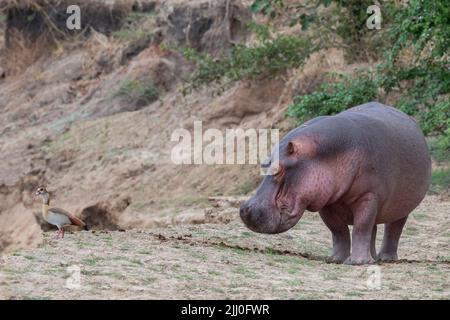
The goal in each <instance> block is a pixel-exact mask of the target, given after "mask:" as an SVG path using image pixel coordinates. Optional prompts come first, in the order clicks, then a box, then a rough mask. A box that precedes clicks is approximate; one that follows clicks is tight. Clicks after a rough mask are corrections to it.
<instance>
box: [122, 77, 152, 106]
mask: <svg viewBox="0 0 450 320" xmlns="http://www.w3.org/2000/svg"><path fill="white" fill-rule="evenodd" d="M158 96H159V93H158V89H157V88H156V87H155V86H154V85H153V83H152V82H144V81H140V80H130V79H128V80H125V81H124V82H123V83H122V85H121V86H120V88H119V89H118V90H117V91H116V93H114V95H113V98H116V97H121V98H124V99H126V100H128V101H130V102H134V103H135V104H139V105H147V104H149V103H151V102H153V101H155V100H156V99H158Z"/></svg>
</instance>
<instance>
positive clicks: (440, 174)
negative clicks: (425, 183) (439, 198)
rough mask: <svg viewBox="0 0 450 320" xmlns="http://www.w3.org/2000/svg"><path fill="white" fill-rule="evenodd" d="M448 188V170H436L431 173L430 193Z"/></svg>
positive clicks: (449, 178) (449, 182) (449, 174)
mask: <svg viewBox="0 0 450 320" xmlns="http://www.w3.org/2000/svg"><path fill="white" fill-rule="evenodd" d="M449 187H450V169H437V170H434V171H433V172H432V173H431V192H434V193H439V192H442V191H446V190H447V189H448V188H449Z"/></svg>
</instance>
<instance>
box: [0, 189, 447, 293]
mask: <svg viewBox="0 0 450 320" xmlns="http://www.w3.org/2000/svg"><path fill="white" fill-rule="evenodd" d="M449 209H450V203H449V202H437V198H436V197H434V196H429V197H427V199H426V201H425V202H424V203H423V204H422V205H421V206H420V207H419V208H418V209H417V210H416V211H415V212H414V214H413V215H412V216H411V217H410V219H409V221H408V224H407V228H406V231H405V232H404V234H403V236H402V241H401V245H400V252H399V253H400V258H402V259H406V260H403V261H401V262H400V263H394V264H393V263H390V264H389V263H384V264H380V265H378V266H376V267H375V268H379V269H373V268H374V266H371V267H369V266H345V265H336V264H327V263H325V262H324V258H325V256H326V255H327V254H328V251H329V242H330V235H329V234H328V230H327V229H326V227H325V226H324V225H323V223H322V222H321V220H320V218H319V217H318V216H317V215H316V214H307V215H306V216H305V217H304V218H303V219H302V221H301V222H300V224H299V225H298V226H297V227H295V228H294V229H293V230H291V231H289V232H287V233H285V234H280V235H275V236H273V235H260V234H255V233H253V232H250V231H249V230H247V229H246V228H245V227H244V226H243V225H242V223H240V222H239V221H236V222H233V223H231V224H228V225H208V224H207V225H197V226H178V227H169V228H164V229H153V230H132V231H127V232H96V233H90V232H81V233H75V234H67V235H66V238H65V239H64V240H59V241H57V240H54V239H53V234H46V235H45V242H44V244H43V245H42V246H41V247H40V248H38V249H35V250H24V251H16V252H14V253H12V254H10V255H8V256H4V257H3V258H2V262H1V264H0V268H1V269H0V285H1V288H2V291H0V298H13V299H55V298H58V299H89V298H92V299H161V298H165V299H201V298H204V299H215V298H217V299H225V298H232V299H449V298H450V291H449V288H450V287H449V285H450V278H449V275H450V273H449V271H450V264H449V261H450V260H449V259H450V257H448V252H449V250H448V249H449V237H450V234H449V233H448V230H449V229H450V228H449V227H450V226H449V220H448V218H447V215H448V210H449ZM430 235H433V236H432V237H430ZM72 265H77V266H79V267H80V270H81V278H80V279H81V285H80V288H79V289H68V288H66V284H67V278H68V277H69V276H70V275H71V274H72V273H71V271H70V270H69V269H68V268H69V267H70V266H72ZM374 270H375V272H380V275H381V283H380V284H381V287H380V288H379V289H376V288H373V289H371V287H370V286H368V284H367V283H368V280H369V277H370V275H371V274H373V272H374Z"/></svg>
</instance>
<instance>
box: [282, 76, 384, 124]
mask: <svg viewBox="0 0 450 320" xmlns="http://www.w3.org/2000/svg"><path fill="white" fill-rule="evenodd" d="M339 78H340V80H341V82H337V83H325V84H322V85H321V86H320V87H319V90H318V91H315V92H313V93H311V94H307V95H302V96H297V97H295V98H294V103H293V104H292V105H290V106H289V108H288V111H287V115H288V116H291V117H296V118H297V119H298V120H299V121H300V122H304V121H306V120H309V119H311V118H314V117H316V116H321V115H333V114H336V113H339V112H341V111H343V110H345V109H347V108H350V107H354V106H356V105H359V104H362V103H365V102H368V101H371V100H374V99H375V97H376V96H377V86H376V84H375V82H374V81H373V80H372V79H371V77H370V75H369V74H365V75H361V76H360V77H354V78H351V77H347V76H343V75H340V76H339Z"/></svg>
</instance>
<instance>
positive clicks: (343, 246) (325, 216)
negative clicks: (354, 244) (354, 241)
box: [319, 207, 350, 263]
mask: <svg viewBox="0 0 450 320" xmlns="http://www.w3.org/2000/svg"><path fill="white" fill-rule="evenodd" d="M339 209H340V208H331V207H325V208H323V209H322V210H320V211H319V213H320V217H321V218H322V220H323V222H324V223H325V225H326V226H327V227H328V229H330V231H331V234H332V237H333V251H332V253H331V257H330V258H329V259H328V261H329V262H333V263H342V262H344V261H345V260H346V259H347V258H348V257H349V256H350V231H349V229H348V225H347V223H345V221H343V217H342V211H341V210H339Z"/></svg>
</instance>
